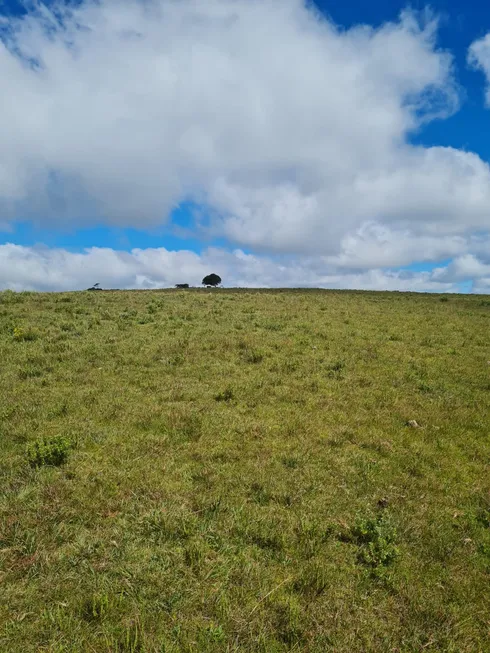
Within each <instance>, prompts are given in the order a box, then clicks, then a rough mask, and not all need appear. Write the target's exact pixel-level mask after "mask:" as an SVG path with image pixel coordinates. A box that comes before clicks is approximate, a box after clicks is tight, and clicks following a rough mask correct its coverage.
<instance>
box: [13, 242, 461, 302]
mask: <svg viewBox="0 0 490 653" xmlns="http://www.w3.org/2000/svg"><path fill="white" fill-rule="evenodd" d="M211 272H216V273H217V274H219V275H220V276H221V277H222V279H223V283H224V285H225V286H227V287H252V288H253V287H324V288H351V289H366V290H414V291H429V292H430V291H434V292H450V291H457V290H458V287H457V285H456V284H455V283H454V282H453V281H451V280H446V279H444V278H442V276H443V275H441V274H439V278H438V276H437V275H433V274H432V273H430V272H408V271H389V270H381V269H372V270H366V271H342V270H339V269H337V268H335V267H332V266H328V265H326V264H325V262H324V260H323V259H322V258H320V257H305V258H303V259H301V260H291V259H289V258H280V259H278V258H271V257H267V256H257V255H252V254H246V253H244V252H243V251H241V250H235V251H233V252H228V251H226V250H223V249H217V248H210V249H208V250H206V251H204V252H203V253H202V254H201V255H198V254H196V253H194V252H189V251H176V252H171V251H168V250H166V249H163V248H159V249H145V250H141V249H135V250H132V251H131V252H124V251H115V250H112V249H103V248H91V249H87V250H85V251H84V252H82V253H72V252H68V251H66V250H62V249H49V248H46V247H43V248H30V247H22V246H19V245H12V244H6V245H0V289H8V288H10V289H12V290H42V291H51V290H56V291H59V290H82V289H85V288H87V287H88V286H90V285H92V284H94V283H100V284H101V286H102V287H104V288H159V287H169V286H173V285H174V284H176V283H190V284H191V285H195V286H197V285H200V283H201V280H202V278H203V277H204V276H205V275H206V274H209V273H211Z"/></svg>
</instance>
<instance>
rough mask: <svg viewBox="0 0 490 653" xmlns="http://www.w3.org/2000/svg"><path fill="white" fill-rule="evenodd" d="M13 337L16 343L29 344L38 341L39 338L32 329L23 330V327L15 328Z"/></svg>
mask: <svg viewBox="0 0 490 653" xmlns="http://www.w3.org/2000/svg"><path fill="white" fill-rule="evenodd" d="M12 335H13V338H14V340H15V341H16V342H27V341H32V340H36V338H37V335H36V333H35V332H34V331H33V330H32V329H30V328H27V329H23V328H21V327H15V328H14V332H13V334H12Z"/></svg>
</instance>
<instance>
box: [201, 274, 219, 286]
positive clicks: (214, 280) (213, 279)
mask: <svg viewBox="0 0 490 653" xmlns="http://www.w3.org/2000/svg"><path fill="white" fill-rule="evenodd" d="M220 283H221V277H219V276H218V275H217V274H214V273H213V274H208V276H207V277H204V279H203V280H202V285H203V286H213V287H216V286H219V284H220Z"/></svg>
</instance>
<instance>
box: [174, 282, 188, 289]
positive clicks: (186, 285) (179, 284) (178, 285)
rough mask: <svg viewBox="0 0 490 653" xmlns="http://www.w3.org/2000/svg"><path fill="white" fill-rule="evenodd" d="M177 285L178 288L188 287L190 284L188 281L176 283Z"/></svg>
mask: <svg viewBox="0 0 490 653" xmlns="http://www.w3.org/2000/svg"><path fill="white" fill-rule="evenodd" d="M175 287H176V288H188V287H189V284H188V283H176V284H175Z"/></svg>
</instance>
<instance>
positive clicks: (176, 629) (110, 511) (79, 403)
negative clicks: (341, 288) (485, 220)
mask: <svg viewBox="0 0 490 653" xmlns="http://www.w3.org/2000/svg"><path fill="white" fill-rule="evenodd" d="M442 300H444V301H442ZM489 333H490V302H488V301H487V300H486V299H485V298H482V297H476V296H475V297H472V296H455V295H448V296H444V297H439V296H434V295H433V296H431V295H415V294H399V293H393V294H390V293H360V292H359V293H357V292H333V291H329V292H321V291H232V290H223V289H213V290H206V289H200V290H199V289H186V290H182V291H180V290H171V291H148V292H146V291H138V292H122V291H121V292H117V291H115V292H109V291H105V292H81V293H72V294H34V293H19V294H16V293H11V292H4V293H0V353H1V361H2V365H1V367H0V375H1V378H0V418H1V421H0V438H1V456H0V474H1V478H0V587H1V600H0V651H5V652H8V653H20V652H25V653H28V652H32V653H34V652H36V653H38V652H42V651H46V652H47V651H49V652H53V653H62V652H67V653H68V652H76V651H83V652H85V651H86V652H137V651H138V652H147V653H161V652H175V653H177V652H181V651H182V652H193V651H196V652H204V653H206V652H231V651H237V652H244V653H247V652H252V651H253V652H263V653H279V652H283V651H308V652H312V653H313V652H314V653H323V652H328V651H332V652H334V653H357V652H358V653H361V652H362V653H368V652H373V653H383V652H386V653H388V652H395V651H397V652H399V653H408V652H412V651H413V652H425V651H427V652H431V653H434V652H436V651H441V652H442V651H444V652H453V653H476V652H479V651H489V650H490V649H489V644H488V642H489V641H490V640H489V625H490V622H489V619H490V606H489V592H488V587H489V580H490V475H489V474H488V469H489V467H488V466H489V462H490V442H489V437H488V436H489V414H490V401H489V397H490V351H489V338H488V336H489Z"/></svg>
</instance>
